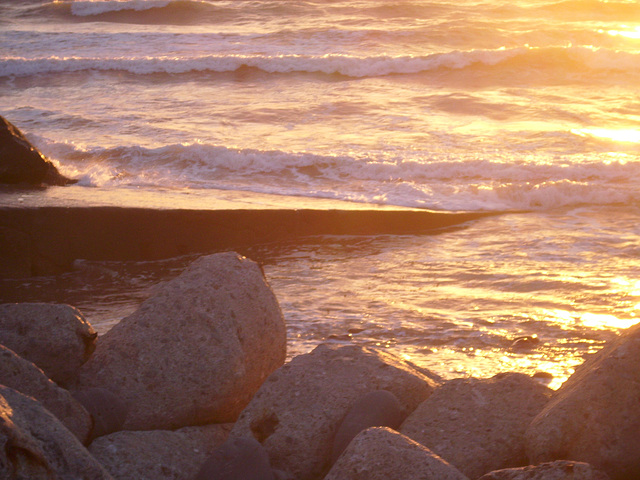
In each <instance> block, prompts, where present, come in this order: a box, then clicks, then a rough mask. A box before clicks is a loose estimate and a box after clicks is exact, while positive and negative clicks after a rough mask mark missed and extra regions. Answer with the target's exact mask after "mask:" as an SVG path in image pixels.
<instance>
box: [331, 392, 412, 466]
mask: <svg viewBox="0 0 640 480" xmlns="http://www.w3.org/2000/svg"><path fill="white" fill-rule="evenodd" d="M404 419H405V415H403V414H402V405H400V400H398V397H396V396H395V395H394V394H393V393H391V392H389V391H387V390H375V391H373V392H369V393H367V394H365V395H364V396H362V397H360V398H358V399H357V400H356V401H355V403H354V404H353V405H352V407H351V408H350V409H349V412H348V413H347V415H346V416H345V417H344V419H343V420H342V422H341V423H340V426H339V427H338V432H337V433H336V437H335V439H334V440H333V450H332V452H331V463H334V462H335V461H336V460H337V459H338V457H339V456H340V455H341V454H342V452H343V451H344V449H345V448H347V445H349V442H351V440H353V438H354V437H355V436H356V435H357V434H358V433H360V432H361V431H362V430H366V429H367V428H369V427H389V428H392V429H394V430H395V429H397V428H398V427H399V426H400V424H401V423H402V421H403V420H404Z"/></svg>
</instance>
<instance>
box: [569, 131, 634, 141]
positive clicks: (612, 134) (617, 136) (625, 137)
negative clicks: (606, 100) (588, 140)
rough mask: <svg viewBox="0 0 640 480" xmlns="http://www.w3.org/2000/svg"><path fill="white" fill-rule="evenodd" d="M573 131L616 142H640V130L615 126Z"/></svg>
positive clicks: (583, 135)
mask: <svg viewBox="0 0 640 480" xmlns="http://www.w3.org/2000/svg"><path fill="white" fill-rule="evenodd" d="M571 133H573V134H575V135H580V136H581V137H594V138H600V139H603V140H612V141H614V142H625V143H640V130H635V129H613V128H574V129H572V130H571Z"/></svg>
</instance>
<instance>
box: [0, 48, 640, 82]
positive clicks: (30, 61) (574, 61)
mask: <svg viewBox="0 0 640 480" xmlns="http://www.w3.org/2000/svg"><path fill="white" fill-rule="evenodd" d="M247 67H249V68H255V69H258V70H261V71H264V72H266V73H322V74H329V75H331V74H337V75H343V76H347V77H353V78H363V77H376V76H386V75H394V74H396V75H397V74H416V73H421V72H432V71H436V70H454V71H460V70H465V69H468V68H477V67H480V68H489V69H495V70H497V72H496V73H509V72H511V73H513V69H517V70H520V71H528V70H530V71H534V72H537V73H541V69H542V68H544V69H545V71H546V72H567V71H572V72H575V73H577V74H579V73H585V69H588V70H589V71H603V72H607V73H609V72H627V73H632V74H637V73H640V53H637V52H634V53H632V52H621V51H614V50H609V49H596V48H590V47H574V46H566V47H546V48H532V47H518V48H512V49H506V48H503V49H497V50H470V51H452V52H446V53H435V54H431V55H426V56H412V55H406V56H389V55H379V56H366V57H359V56H353V55H341V54H327V55H207V56H201V57H194V58H185V57H169V56H162V57H159V56H158V57H115V58H87V57H55V56H54V57H47V58H23V57H4V58H2V59H1V60H0V77H7V76H17V77H23V76H30V75H42V74H47V73H65V72H81V71H125V72H130V73H133V74H137V75H145V74H154V73H167V74H184V73H192V72H235V71H238V70H240V69H241V68H247ZM505 70H507V71H505ZM542 73H544V71H543V72H542Z"/></svg>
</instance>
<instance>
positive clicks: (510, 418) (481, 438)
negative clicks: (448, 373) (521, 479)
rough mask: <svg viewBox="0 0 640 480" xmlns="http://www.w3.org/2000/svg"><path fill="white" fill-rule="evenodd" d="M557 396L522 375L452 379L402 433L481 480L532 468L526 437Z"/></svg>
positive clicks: (417, 412) (418, 409) (437, 391)
mask: <svg viewBox="0 0 640 480" xmlns="http://www.w3.org/2000/svg"><path fill="white" fill-rule="evenodd" d="M551 392H552V391H551V390H550V389H549V388H547V387H545V386H544V385H541V384H539V383H538V382H537V381H535V380H534V379H533V378H531V377H529V376H527V375H524V374H521V373H503V374H498V375H496V376H494V377H492V378H489V379H483V380H478V379H475V378H467V379H462V378H460V379H455V380H451V381H449V382H447V383H445V384H444V385H443V386H441V387H440V388H438V389H436V391H435V392H434V393H433V395H431V396H430V397H429V398H428V399H427V400H426V401H424V402H423V403H422V404H421V405H420V406H419V407H418V408H417V409H416V410H415V411H414V412H413V413H412V414H411V415H409V417H408V418H407V419H406V420H405V421H404V423H403V424H402V425H401V427H400V432H402V433H403V434H405V435H407V436H408V437H410V438H412V439H413V440H415V441H417V442H419V443H421V444H423V445H425V446H426V447H428V448H429V449H430V450H432V451H434V452H435V453H437V454H438V455H440V456H441V457H442V458H444V459H445V460H447V461H448V462H450V463H452V464H453V465H455V466H456V467H457V468H458V469H459V470H460V471H461V472H463V473H464V474H465V475H467V476H468V477H469V478H472V479H475V478H478V477H480V476H481V475H483V474H485V473H487V472H491V471H493V470H497V469H500V468H508V467H520V466H523V465H526V464H527V463H528V462H527V458H526V456H525V449H524V433H525V430H526V428H527V426H528V425H529V422H531V420H532V419H533V418H534V417H535V416H536V415H537V414H538V412H540V410H542V408H543V407H544V405H545V404H546V403H547V401H548V399H549V397H550V395H551Z"/></svg>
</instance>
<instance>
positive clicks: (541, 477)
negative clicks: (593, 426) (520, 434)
mask: <svg viewBox="0 0 640 480" xmlns="http://www.w3.org/2000/svg"><path fill="white" fill-rule="evenodd" d="M479 480H609V477H608V476H607V475H606V474H605V473H603V472H601V471H599V470H596V469H595V468H593V467H592V466H591V465H589V464H588V463H582V462H571V461H569V460H558V461H555V462H549V463H542V464H540V465H529V466H527V467H520V468H506V469H504V470H496V471H494V472H491V473H487V474H486V475H483V476H482V477H480V479H479Z"/></svg>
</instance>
